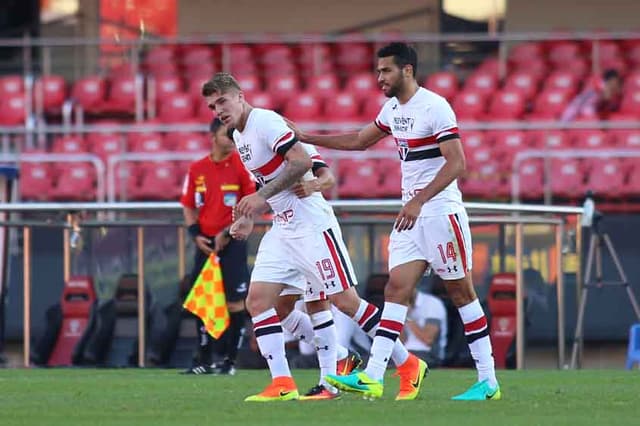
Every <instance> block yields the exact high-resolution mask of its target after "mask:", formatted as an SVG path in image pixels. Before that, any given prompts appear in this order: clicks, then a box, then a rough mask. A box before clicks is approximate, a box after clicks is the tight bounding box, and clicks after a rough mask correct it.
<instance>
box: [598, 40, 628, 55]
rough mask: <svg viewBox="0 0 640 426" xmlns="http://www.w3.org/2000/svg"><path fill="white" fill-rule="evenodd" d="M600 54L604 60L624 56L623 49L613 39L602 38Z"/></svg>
mask: <svg viewBox="0 0 640 426" xmlns="http://www.w3.org/2000/svg"><path fill="white" fill-rule="evenodd" d="M598 56H600V58H601V59H604V60H608V59H618V58H622V49H621V48H620V45H619V44H618V43H617V42H615V41H613V40H600V41H599V42H598Z"/></svg>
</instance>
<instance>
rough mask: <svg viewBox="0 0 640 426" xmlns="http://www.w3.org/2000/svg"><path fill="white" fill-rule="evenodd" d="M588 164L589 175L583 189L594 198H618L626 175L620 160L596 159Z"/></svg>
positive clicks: (590, 160)
mask: <svg viewBox="0 0 640 426" xmlns="http://www.w3.org/2000/svg"><path fill="white" fill-rule="evenodd" d="M585 162H588V165H587V167H588V168H589V173H588V175H587V183H586V184H585V188H586V189H588V190H591V191H593V192H594V194H596V196H599V197H604V198H620V197H621V196H622V193H623V189H624V187H625V178H626V173H625V170H624V167H623V164H622V162H621V161H620V160H617V159H612V158H597V159H589V160H585Z"/></svg>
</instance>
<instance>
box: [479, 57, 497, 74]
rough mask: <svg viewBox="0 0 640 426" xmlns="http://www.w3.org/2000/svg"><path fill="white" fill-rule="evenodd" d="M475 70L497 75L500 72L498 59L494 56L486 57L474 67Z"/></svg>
mask: <svg viewBox="0 0 640 426" xmlns="http://www.w3.org/2000/svg"><path fill="white" fill-rule="evenodd" d="M476 72H479V73H483V74H492V75H495V76H497V75H498V74H499V73H500V60H499V59H498V58H496V57H489V58H486V59H485V60H484V61H482V63H481V64H480V66H478V68H476Z"/></svg>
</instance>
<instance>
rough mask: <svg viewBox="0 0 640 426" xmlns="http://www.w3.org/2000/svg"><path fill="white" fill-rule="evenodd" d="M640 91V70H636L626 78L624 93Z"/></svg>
mask: <svg viewBox="0 0 640 426" xmlns="http://www.w3.org/2000/svg"><path fill="white" fill-rule="evenodd" d="M638 90H640V69H637V70H634V71H632V72H630V73H629V74H627V75H626V77H625V78H624V91H625V92H635V91H638Z"/></svg>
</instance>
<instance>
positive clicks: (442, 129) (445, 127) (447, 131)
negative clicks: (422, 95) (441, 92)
mask: <svg viewBox="0 0 640 426" xmlns="http://www.w3.org/2000/svg"><path fill="white" fill-rule="evenodd" d="M431 122H432V123H433V124H432V125H433V128H432V129H431V130H432V132H433V133H432V134H433V135H434V136H435V137H436V142H438V143H440V142H444V141H448V140H450V139H457V138H460V135H459V134H458V123H457V121H456V114H455V113H454V112H453V109H452V108H451V105H449V102H447V100H446V99H444V98H439V99H438V100H437V101H436V102H434V103H433V105H432V107H431Z"/></svg>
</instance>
